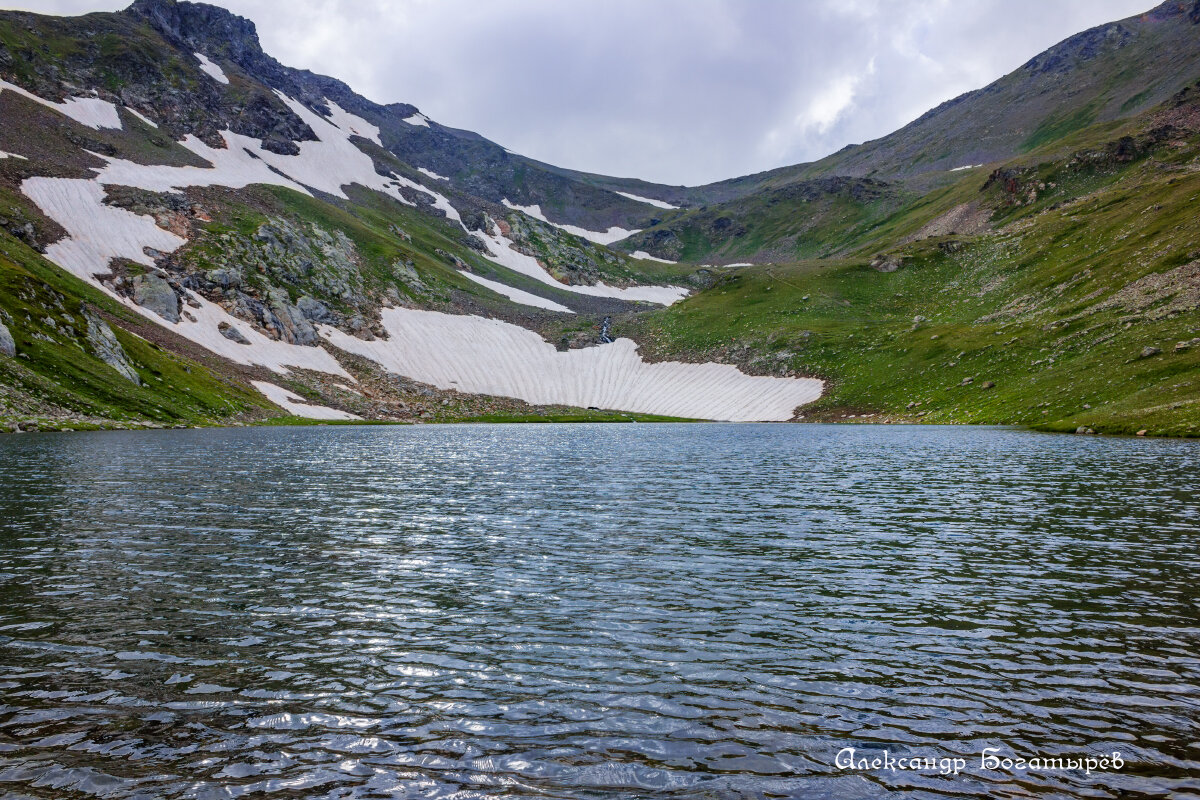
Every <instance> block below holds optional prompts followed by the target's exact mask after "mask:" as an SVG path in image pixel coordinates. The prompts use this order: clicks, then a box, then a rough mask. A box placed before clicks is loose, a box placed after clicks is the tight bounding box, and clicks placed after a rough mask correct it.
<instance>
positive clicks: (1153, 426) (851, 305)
mask: <svg viewBox="0 0 1200 800" xmlns="http://www.w3.org/2000/svg"><path fill="white" fill-rule="evenodd" d="M1196 117H1197V114H1196V111H1195V106H1194V105H1193V104H1192V100H1191V92H1185V93H1184V94H1183V95H1181V96H1180V98H1178V99H1177V100H1176V101H1175V102H1173V103H1171V104H1169V105H1168V106H1167V107H1166V108H1164V109H1162V110H1160V111H1158V112H1156V113H1155V114H1153V115H1151V116H1149V117H1147V118H1145V119H1143V120H1141V121H1139V123H1138V124H1137V125H1136V126H1132V127H1131V128H1130V131H1135V129H1136V135H1126V136H1120V137H1117V138H1115V139H1110V138H1106V137H1109V136H1111V135H1112V130H1111V126H1098V127H1094V128H1090V129H1085V130H1083V131H1080V132H1077V133H1076V134H1075V135H1074V136H1073V138H1072V142H1073V144H1074V145H1075V146H1076V147H1078V148H1079V149H1077V150H1075V151H1073V152H1071V153H1069V154H1066V155H1061V156H1056V155H1050V154H1047V153H1042V154H1040V155H1039V154H1037V153H1034V154H1031V155H1030V156H1026V157H1023V158H1021V159H1018V160H1016V161H1013V162H1010V163H1009V164H1006V165H1004V166H1003V167H1001V168H998V169H996V170H994V171H992V172H988V171H982V170H977V171H974V172H972V173H970V174H967V175H966V176H965V177H963V178H961V179H960V180H959V181H958V183H956V184H954V185H952V186H949V187H946V188H944V189H942V190H938V191H935V192H932V193H930V194H929V195H927V196H926V197H924V198H922V200H921V201H920V202H919V203H909V204H907V205H906V206H905V207H903V208H901V209H900V210H898V211H897V212H896V214H895V215H894V216H893V217H892V218H891V219H889V220H885V221H884V222H882V223H881V224H880V226H879V228H878V231H877V232H889V235H890V236H891V237H892V239H891V246H890V247H881V240H880V239H878V238H873V239H872V240H871V242H869V243H868V244H866V245H864V246H863V247H861V248H860V249H859V250H858V252H856V253H852V254H851V255H849V256H846V257H844V258H840V259H830V260H818V261H811V260H810V261H797V262H793V263H789V264H786V265H770V266H758V267H750V268H742V269H737V270H733V271H730V272H728V273H727V274H725V275H724V276H723V277H722V279H721V280H720V281H719V282H718V284H717V285H716V286H714V287H713V288H712V289H710V290H708V291H706V292H704V293H702V294H700V295H698V296H695V297H693V298H691V299H689V300H687V301H685V302H684V303H682V304H680V305H678V306H675V307H673V308H669V309H664V310H662V311H658V312H655V313H653V314H650V315H647V316H644V317H638V318H629V319H624V320H622V321H621V322H622V325H623V326H626V327H623V328H622V329H621V332H629V331H633V332H635V333H636V335H637V336H638V337H640V338H641V339H642V340H643V341H644V342H645V344H644V349H645V350H647V351H648V352H649V353H652V354H653V355H655V356H656V357H660V358H664V357H684V358H688V359H700V358H719V359H732V360H735V361H737V362H739V363H742V364H744V365H746V366H747V367H748V368H750V369H754V370H756V371H759V372H767V373H773V374H812V375H819V376H821V377H824V378H826V379H827V380H828V381H829V390H828V393H827V395H826V396H825V397H824V398H823V399H822V400H821V401H820V402H819V403H818V404H817V405H815V406H813V407H811V408H808V409H805V417H806V418H808V419H837V420H841V419H863V420H876V421H878V420H911V421H924V422H961V423H1016V424H1027V425H1034V426H1037V427H1042V428H1046V429H1053V430H1075V429H1077V428H1079V427H1084V428H1091V429H1093V430H1095V431H1098V432H1113V433H1134V432H1137V431H1139V430H1143V429H1145V430H1147V431H1148V432H1149V433H1151V434H1163V435H1176V436H1196V435H1200V313H1198V311H1197V309H1198V306H1200V219H1198V218H1197V216H1196V213H1195V209H1196V208H1197V202H1198V201H1200V171H1198V170H1197V168H1196V166H1197V164H1198V163H1200V137H1198V136H1197V134H1196V127H1195V125H1194V122H1195V119H1196ZM964 203H973V204H975V205H976V206H977V207H979V208H984V209H987V211H988V214H989V216H990V219H989V220H988V221H989V224H990V225H991V226H992V227H993V230H992V231H990V232H984V233H976V234H974V235H962V234H960V233H957V232H955V233H953V234H951V233H950V232H949V231H945V230H942V231H940V232H939V235H931V236H920V235H919V234H920V229H921V228H924V229H925V230H926V231H928V230H937V229H938V226H937V225H936V224H931V223H936V222H937V219H938V215H939V214H944V213H945V212H946V211H947V210H953V209H957V208H960V207H961V206H962V204H964ZM943 227H944V226H943ZM914 229H915V230H914ZM872 265H874V266H872ZM884 270H887V271H884Z"/></svg>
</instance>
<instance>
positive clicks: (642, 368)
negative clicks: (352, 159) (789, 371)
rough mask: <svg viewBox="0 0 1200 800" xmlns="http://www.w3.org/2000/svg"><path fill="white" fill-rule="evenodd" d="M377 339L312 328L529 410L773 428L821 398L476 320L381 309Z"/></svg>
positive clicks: (733, 372)
mask: <svg viewBox="0 0 1200 800" xmlns="http://www.w3.org/2000/svg"><path fill="white" fill-rule="evenodd" d="M383 325H384V327H385V328H386V329H387V331H388V333H389V338H388V339H387V340H382V339H376V340H375V341H373V342H364V341H362V340H361V339H357V338H355V337H353V336H350V335H348V334H346V333H343V332H342V331H340V330H337V329H336V328H330V327H327V326H322V329H321V334H322V336H324V337H325V338H326V339H327V340H328V341H330V342H331V343H332V344H334V345H336V346H337V347H340V348H342V349H344V350H348V351H349V352H352V353H356V354H358V355H361V356H363V357H365V358H370V359H372V360H373V361H377V362H378V363H380V364H382V365H383V366H384V367H385V368H386V369H389V370H391V371H393V372H396V373H398V374H401V375H406V376H408V377H410V378H412V379H414V380H417V381H421V382H423V383H430V384H433V385H434V386H437V387H439V388H442V389H457V390H458V391H460V392H468V393H473V394H488V395H499V396H503V397H515V398H518V399H521V400H524V401H526V402H529V403H535V404H538V405H559V404H561V405H569V406H576V407H581V408H583V407H588V406H595V407H597V408H607V409H620V410H623V411H637V412H643V413H648V414H667V415H672V416H681V417H693V418H698V419H719V420H731V421H782V420H787V419H790V418H791V417H792V414H793V413H794V410H795V408H796V407H797V406H799V405H803V404H804V403H809V402H812V401H813V400H815V399H817V398H818V397H820V395H821V390H822V387H823V384H822V382H821V381H819V380H815V379H812V378H769V377H754V376H750V375H746V374H744V373H742V372H741V371H739V370H738V369H737V367H733V366H730V365H727V364H682V363H678V362H665V363H659V364H648V363H646V362H645V361H643V360H642V359H641V357H640V356H639V355H638V353H637V345H636V344H635V343H634V342H633V341H632V340H630V339H618V340H617V341H615V342H613V343H612V344H606V345H600V346H597V347H586V348H582V349H577V350H568V351H566V352H559V351H558V350H557V349H556V348H555V347H554V345H552V344H550V343H549V342H546V341H544V340H543V339H542V338H541V337H540V336H538V335H537V334H536V333H534V332H532V331H529V330H526V329H525V328H522V327H519V326H517V325H512V324H510V323H507V322H501V321H499V320H492V319H483V318H481V317H474V316H471V317H465V316H455V315H451V314H443V313H440V312H436V311H417V310H414V309H407V308H388V309H384V311H383Z"/></svg>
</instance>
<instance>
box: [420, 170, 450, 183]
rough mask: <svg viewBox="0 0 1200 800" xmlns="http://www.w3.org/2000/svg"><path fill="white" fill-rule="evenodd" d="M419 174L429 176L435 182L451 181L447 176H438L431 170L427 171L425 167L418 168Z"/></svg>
mask: <svg viewBox="0 0 1200 800" xmlns="http://www.w3.org/2000/svg"><path fill="white" fill-rule="evenodd" d="M417 172H419V173H421V174H422V175H428V176H429V177H431V178H433V179H434V180H435V181H448V180H450V179H449V178H447V177H446V176H445V175H438V174H437V173H436V172H434V171H433V170H431V169H425V168H424V167H417Z"/></svg>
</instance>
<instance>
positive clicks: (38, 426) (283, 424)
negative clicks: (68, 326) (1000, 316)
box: [0, 412, 1200, 441]
mask: <svg viewBox="0 0 1200 800" xmlns="http://www.w3.org/2000/svg"><path fill="white" fill-rule="evenodd" d="M633 423H641V424H647V425H656V424H658V425H662V424H692V425H694V424H709V425H837V426H861V427H870V426H873V427H914V428H915V427H944V426H954V427H964V428H967V427H974V428H1010V429H1013V430H1023V431H1028V432H1030V433H1044V434H1054V435H1059V436H1086V437H1102V438H1109V439H1113V438H1120V439H1172V440H1179V441H1193V440H1197V439H1200V436H1192V435H1186V434H1185V435H1178V434H1165V433H1158V432H1155V431H1152V430H1146V432H1145V433H1141V434H1137V433H1124V432H1106V431H1103V430H1091V431H1088V432H1083V431H1078V430H1075V431H1071V430H1057V429H1054V428H1050V427H1042V426H1037V425H1023V424H1020V423H974V422H921V421H910V420H904V421H879V422H857V421H855V422H851V421H835V420H788V421H786V422H774V421H761V422H737V421H729V420H706V419H682V418H680V419H673V418H662V417H659V418H655V417H653V416H652V415H645V414H632V413H626V412H611V414H609V415H599V414H592V413H580V414H550V415H536V414H528V415H520V414H513V415H497V418H484V417H480V418H461V419H444V420H420V421H400V420H316V419H312V420H310V419H306V418H304V417H271V418H268V419H264V420H258V421H254V422H248V423H236V422H235V423H227V424H221V423H213V424H178V425H168V424H164V423H156V422H149V421H147V422H129V423H113V422H107V421H106V422H84V421H80V422H74V423H72V424H71V425H61V426H60V425H58V424H56V423H53V422H49V421H46V422H43V421H40V420H36V419H33V420H28V419H26V420H17V421H12V420H5V421H3V422H0V435H5V434H7V435H14V436H15V435H20V434H29V433H95V432H99V431H106V432H108V431H111V432H119V431H171V430H200V429H235V428H312V427H358V426H361V427H384V426H386V427H393V426H397V427H415V426H423V425H580V424H602V425H610V424H617V425H619V424H633Z"/></svg>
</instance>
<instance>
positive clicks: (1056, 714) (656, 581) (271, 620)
mask: <svg viewBox="0 0 1200 800" xmlns="http://www.w3.org/2000/svg"><path fill="white" fill-rule="evenodd" d="M1198 468H1200V447H1198V446H1197V444H1196V443H1189V442H1166V441H1164V442H1156V441H1136V440H1116V439H1099V438H1094V437H1063V436H1045V435H1038V434H1031V433H1024V432H1018V431H1009V430H986V429H984V430H978V429H976V430H964V429H956V428H888V427H867V426H861V427H845V426H838V427H824V426H771V425H654V426H648V425H622V426H616V425H614V426H590V425H580V426H559V427H552V426H491V427H489V426H460V427H433V426H429V427H415V428H404V429H399V428H296V429H254V430H220V431H171V432H153V433H149V432H148V433H96V434H71V435H49V434H48V435H37V436H22V437H17V436H9V437H4V438H3V439H0V796H3V797H13V798H31V797H32V798H58V797H65V796H94V797H104V798H194V799H195V800H205V799H206V798H231V797H247V796H255V797H327V798H385V797H387V798H390V797H438V798H441V797H445V798H476V797H499V796H503V797H507V798H521V797H529V798H534V797H537V798H545V797H556V798H580V799H581V800H584V799H587V798H601V797H606V798H607V797H662V798H667V797H669V798H687V799H688V800H691V799H692V798H695V799H696V800H699V799H700V798H767V797H818V798H820V797H828V798H878V797H890V796H898V795H903V796H906V797H914V798H933V797H945V796H947V795H952V796H964V797H971V796H977V797H1014V798H1015V797H1022V798H1025V797H1029V796H1045V797H1075V796H1082V795H1086V796H1089V797H1128V796H1168V795H1173V796H1179V797H1186V796H1197V797H1200V658H1198V657H1197V654H1198V653H1200V589H1198V588H1197V582H1196V575H1197V574H1200V547H1198V545H1197V539H1198V537H1200V502H1198V500H1197V498H1198V497H1200V478H1197V475H1200V469H1198ZM846 747H853V748H855V749H856V751H857V752H858V753H859V754H860V755H866V756H871V757H874V756H876V755H882V753H883V751H884V750H887V751H889V753H890V754H891V755H892V756H893V757H900V756H905V757H907V756H933V757H953V756H956V755H958V756H962V757H964V758H967V759H968V760H969V761H970V763H971V768H968V770H967V771H966V772H965V773H964V774H961V775H958V776H945V775H941V774H939V773H938V771H937V770H936V769H935V770H920V771H896V772H891V771H887V770H842V769H838V768H837V767H836V766H835V756H836V754H837V753H838V751H840V750H841V749H842V748H846ZM985 747H998V748H1000V749H1001V750H1002V751H1003V753H1004V754H1020V755H1025V756H1031V755H1039V756H1062V757H1078V756H1082V755H1089V754H1102V753H1103V754H1107V753H1111V752H1113V751H1119V752H1121V754H1122V756H1123V758H1124V759H1125V762H1126V763H1125V766H1124V768H1123V769H1121V770H1119V771H1106V772H1095V771H1093V772H1092V774H1091V775H1087V774H1084V773H1083V772H1082V771H1078V770H1075V771H1033V770H1030V771H1017V770H997V771H983V770H979V769H974V767H975V766H977V762H978V759H979V753H980V752H981V750H982V749H983V748H985Z"/></svg>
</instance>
